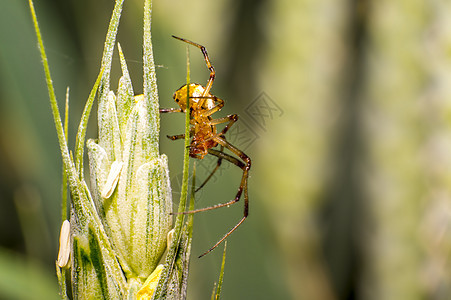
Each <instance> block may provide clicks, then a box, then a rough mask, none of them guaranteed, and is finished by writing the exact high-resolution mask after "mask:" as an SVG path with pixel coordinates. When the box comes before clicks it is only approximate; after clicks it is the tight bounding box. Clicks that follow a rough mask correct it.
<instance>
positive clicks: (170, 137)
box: [167, 134, 185, 141]
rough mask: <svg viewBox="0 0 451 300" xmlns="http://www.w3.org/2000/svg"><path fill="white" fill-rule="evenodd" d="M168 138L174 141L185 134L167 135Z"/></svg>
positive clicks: (182, 137)
mask: <svg viewBox="0 0 451 300" xmlns="http://www.w3.org/2000/svg"><path fill="white" fill-rule="evenodd" d="M167 138H168V139H170V140H173V141H175V140H180V139H184V138H185V134H176V135H167Z"/></svg>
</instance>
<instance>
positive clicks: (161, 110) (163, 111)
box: [160, 108, 182, 114]
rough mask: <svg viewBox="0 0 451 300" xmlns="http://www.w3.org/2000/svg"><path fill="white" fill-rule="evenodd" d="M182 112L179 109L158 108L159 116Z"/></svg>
mask: <svg viewBox="0 0 451 300" xmlns="http://www.w3.org/2000/svg"><path fill="white" fill-rule="evenodd" d="M174 112H182V109H181V108H160V114H163V113H174Z"/></svg>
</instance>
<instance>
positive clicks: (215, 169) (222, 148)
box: [195, 146, 233, 193]
mask: <svg viewBox="0 0 451 300" xmlns="http://www.w3.org/2000/svg"><path fill="white" fill-rule="evenodd" d="M223 150H224V147H223V146H221V150H220V151H219V152H220V153H223V152H222V151H223ZM215 152H217V150H214V149H208V153H210V154H212V155H215V156H217V157H218V161H217V163H216V167H215V168H214V169H213V171H211V173H210V175H208V177H207V178H206V179H205V180H204V182H203V183H202V184H201V185H200V186H199V187H198V188H197V189H196V190H195V192H196V193H197V192H198V191H199V190H200V189H201V188H203V187H204V186H205V185H206V184H207V182H208V181H209V180H210V179H211V178H212V177H213V175H214V174H215V172H216V171H217V170H218V169H219V167H220V166H221V163H222V159H223V157H221V156H220V155H218V154H216V153H215ZM231 158H233V157H231ZM227 160H229V159H227ZM229 161H230V160H229Z"/></svg>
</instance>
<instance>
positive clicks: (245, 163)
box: [182, 137, 251, 257]
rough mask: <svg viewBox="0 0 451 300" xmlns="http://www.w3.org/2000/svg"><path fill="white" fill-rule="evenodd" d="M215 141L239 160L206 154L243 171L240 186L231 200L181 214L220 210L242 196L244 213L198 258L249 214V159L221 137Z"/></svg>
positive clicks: (226, 155) (225, 155)
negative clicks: (226, 161)
mask: <svg viewBox="0 0 451 300" xmlns="http://www.w3.org/2000/svg"><path fill="white" fill-rule="evenodd" d="M215 141H217V142H218V144H220V145H221V146H223V147H224V148H226V149H228V150H230V151H231V152H232V153H234V154H235V155H236V156H238V157H239V158H240V159H241V160H240V159H237V158H235V157H233V156H231V155H229V154H226V153H224V152H222V151H218V150H214V149H209V150H208V153H210V154H212V155H214V156H217V157H218V158H220V159H225V160H228V161H229V162H231V163H233V164H234V165H236V166H237V167H239V168H240V169H242V170H243V176H242V177H241V182H240V186H239V188H238V192H237V194H236V196H235V198H234V199H233V200H230V201H228V202H226V203H220V204H216V205H213V206H210V207H205V208H199V209H195V210H191V211H186V212H183V213H182V214H193V213H198V212H203V211H207V210H212V209H216V208H220V207H224V206H229V205H232V204H234V203H236V202H238V201H239V200H240V198H241V195H242V194H243V195H244V211H243V217H242V218H241V219H240V221H239V222H238V223H237V224H236V225H235V226H234V227H232V228H231V229H230V230H229V231H228V232H227V233H226V234H225V235H224V236H223V237H222V238H221V239H220V240H219V241H218V242H217V243H216V244H214V245H213V247H211V248H210V249H209V250H208V251H206V252H204V253H203V254H202V255H200V256H199V257H202V256H204V255H206V254H207V253H209V252H211V251H212V250H213V249H215V248H216V247H217V246H218V245H219V244H221V243H222V242H223V241H224V240H225V239H226V238H227V237H228V236H229V235H230V234H232V232H234V231H235V230H236V229H237V228H238V227H239V226H240V225H241V224H242V223H243V222H244V220H246V218H247V216H248V214H249V197H248V187H247V186H248V185H247V183H248V178H249V170H250V168H251V159H250V157H249V156H247V155H246V154H245V153H244V152H243V151H241V150H239V149H238V148H236V147H235V146H233V145H232V144H230V143H229V142H227V141H226V140H225V139H223V138H221V137H216V138H215Z"/></svg>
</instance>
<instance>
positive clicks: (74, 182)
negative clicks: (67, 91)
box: [29, 0, 193, 299]
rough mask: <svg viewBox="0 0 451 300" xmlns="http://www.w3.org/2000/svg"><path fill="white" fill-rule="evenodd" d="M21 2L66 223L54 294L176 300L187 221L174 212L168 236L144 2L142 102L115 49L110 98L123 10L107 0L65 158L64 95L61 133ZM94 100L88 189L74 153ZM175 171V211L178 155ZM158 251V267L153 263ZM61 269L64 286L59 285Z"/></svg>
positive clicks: (184, 272)
mask: <svg viewBox="0 0 451 300" xmlns="http://www.w3.org/2000/svg"><path fill="white" fill-rule="evenodd" d="M29 4H30V9H31V13H32V17H33V21H34V26H35V29H36V35H37V38H38V43H39V49H40V51H41V57H42V61H43V65H44V71H45V76H46V81H47V86H48V90H49V96H50V104H51V108H52V112H53V117H54V121H55V127H56V130H57V134H58V140H59V146H60V150H61V154H62V157H63V165H64V177H65V179H64V180H63V193H64V192H66V193H67V188H69V190H70V194H71V203H70V222H68V221H67V220H63V221H64V222H63V225H62V229H61V236H60V252H59V255H58V261H57V275H58V279H59V283H60V287H61V296H62V297H63V299H67V298H68V295H67V293H68V291H72V297H71V298H73V299H102V298H103V299H125V298H126V299H184V298H185V297H186V284H187V276H188V263H189V254H190V246H191V236H192V216H187V217H185V216H184V215H183V214H179V215H178V216H177V220H176V223H175V224H176V225H175V228H174V230H171V228H172V215H171V214H172V197H171V188H170V182H169V172H168V165H167V157H166V156H165V155H160V154H159V144H158V139H159V127H160V125H159V104H158V95H157V86H156V75H155V65H154V60H153V54H152V44H151V33H150V28H151V1H150V0H146V1H145V3H144V43H143V52H144V55H143V61H144V80H143V81H144V86H143V94H142V95H139V96H134V91H133V87H132V83H131V79H130V76H129V73H128V70H127V65H126V61H125V58H124V54H123V52H122V49H121V47H120V45H119V44H118V50H119V58H120V63H121V69H122V77H121V78H120V79H119V85H118V90H117V91H116V93H114V92H113V91H111V90H110V88H109V85H110V71H111V62H112V57H113V50H114V47H115V44H116V34H117V30H118V25H119V19H120V16H121V11H122V5H123V0H117V1H116V3H115V6H114V10H113V14H112V17H111V21H110V25H109V28H108V32H107V36H106V41H105V47H104V53H103V57H102V63H101V71H100V73H99V75H98V78H97V80H96V83H95V84H94V87H93V88H92V90H91V93H90V95H89V98H88V100H87V102H86V106H85V109H84V111H83V115H82V118H81V121H80V125H79V129H78V133H77V138H76V146H75V149H74V152H73V153H72V152H71V151H69V149H68V146H67V141H66V140H67V136H66V135H65V133H67V120H68V96H67V99H66V110H65V111H66V116H65V121H64V123H65V126H64V127H63V124H62V121H61V116H60V114H59V110H58V105H57V101H56V96H55V92H54V88H53V85H52V79H51V77H50V70H49V66H48V62H47V56H46V53H45V50H44V46H43V42H42V38H41V34H40V30H39V27H38V23H37V18H36V13H35V10H34V7H33V3H32V1H31V0H29ZM188 81H189V75H188ZM96 95H97V98H98V101H99V103H98V128H99V137H98V139H96V140H94V139H89V140H88V141H87V143H86V146H87V148H88V156H89V166H90V180H91V189H89V188H88V185H87V183H86V181H85V178H84V168H83V152H84V145H85V135H86V128H87V123H88V118H89V115H90V112H91V109H92V105H93V102H94V99H95V98H96ZM187 121H189V114H188V115H187ZM186 136H187V138H186V141H185V143H187V142H188V141H189V134H186ZM185 148H186V147H185ZM184 168H185V169H186V170H184V181H183V187H182V191H184V192H182V195H181V201H180V206H179V212H183V211H184V210H185V206H186V196H187V182H188V150H187V148H186V149H185V165H184ZM66 180H67V186H66V190H65V188H64V186H65V182H66ZM64 190H65V191H64ZM192 201H193V197H192V199H191V202H192ZM65 204H66V202H65V201H64V197H63V212H62V215H63V219H64V216H67V213H66V205H65ZM185 218H187V219H188V221H187V222H185ZM169 233H170V234H169ZM171 241H173V242H171ZM168 244H169V246H168ZM166 249H168V253H167V255H166V258H165V261H164V263H163V264H161V265H158V264H159V262H160V260H161V258H162V256H163V254H164V252H165V251H166ZM69 271H70V279H68V278H66V274H69ZM68 285H70V286H68ZM155 291H156V292H155Z"/></svg>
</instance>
